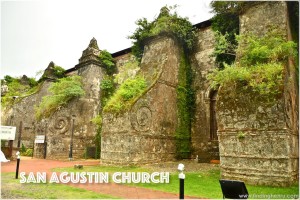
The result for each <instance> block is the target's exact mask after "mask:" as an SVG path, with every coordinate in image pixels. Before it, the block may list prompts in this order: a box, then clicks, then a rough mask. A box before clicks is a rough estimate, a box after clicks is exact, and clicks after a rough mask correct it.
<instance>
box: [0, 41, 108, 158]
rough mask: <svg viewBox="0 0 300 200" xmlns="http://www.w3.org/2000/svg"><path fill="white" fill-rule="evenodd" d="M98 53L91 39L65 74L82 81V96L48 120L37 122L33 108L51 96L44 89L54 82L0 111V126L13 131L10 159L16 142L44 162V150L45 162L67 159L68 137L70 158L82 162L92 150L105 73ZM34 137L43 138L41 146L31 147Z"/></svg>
mask: <svg viewBox="0 0 300 200" xmlns="http://www.w3.org/2000/svg"><path fill="white" fill-rule="evenodd" d="M99 52H100V50H99V48H98V46H97V41H96V40H95V39H92V40H91V43H90V45H89V46H88V48H87V49H86V50H84V52H83V55H82V57H81V58H80V60H79V61H80V62H79V64H78V65H77V66H75V68H73V70H72V71H70V72H69V73H67V75H68V76H71V75H79V76H81V77H82V82H83V88H84V90H85V95H84V96H83V97H81V98H79V99H78V98H77V99H73V100H72V101H71V102H70V103H68V105H66V106H65V107H61V108H60V109H58V110H57V111H56V112H55V113H54V114H53V115H52V116H51V117H49V118H47V119H43V120H41V121H37V120H36V119H35V106H37V105H39V104H40V102H41V101H42V98H43V97H44V96H46V95H51V94H50V93H49V92H48V88H49V87H50V85H51V84H52V83H53V81H55V80H54V79H52V80H51V81H50V80H48V79H47V80H46V81H45V82H44V83H43V84H42V86H41V88H40V90H39V91H38V92H37V93H35V94H33V95H30V96H28V97H24V98H22V99H16V103H15V104H14V105H13V106H12V107H11V108H9V109H6V110H2V112H1V116H2V119H1V124H2V125H7V126H16V127H17V133H16V139H15V140H14V142H13V149H14V152H13V153H12V155H13V156H14V155H15V151H17V150H18V141H19V138H20V144H21V145H20V147H21V146H22V143H23V144H24V145H25V147H26V148H33V147H34V155H33V156H34V157H38V158H44V155H45V149H46V158H54V159H66V158H69V151H70V144H71V137H72V133H73V151H72V152H73V156H72V157H73V158H83V157H84V153H85V150H86V148H87V147H90V146H94V147H95V142H94V140H95V135H96V127H95V125H93V124H92V122H91V119H92V118H94V117H95V116H96V115H97V114H98V112H99V110H100V106H101V105H100V82H101V80H102V78H103V76H104V74H105V73H106V72H105V70H104V69H103V68H102V67H101V63H100V62H99V60H98V55H99ZM51 67H54V63H53V62H51V63H50V64H49V66H48V68H47V69H46V70H45V72H47V73H48V72H49V71H51V70H50V68H51ZM49 76H51V78H55V77H54V76H53V74H47V77H49ZM73 118H74V123H73ZM73 127H74V128H73ZM20 133H21V134H20ZM36 135H44V136H46V140H45V143H43V144H34V140H35V136H36ZM45 145H46V148H45Z"/></svg>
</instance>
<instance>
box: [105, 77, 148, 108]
mask: <svg viewBox="0 0 300 200" xmlns="http://www.w3.org/2000/svg"><path fill="white" fill-rule="evenodd" d="M146 88H147V83H146V80H145V78H144V77H142V76H136V77H135V78H129V79H127V80H126V81H125V82H124V83H123V84H121V85H120V87H119V89H118V90H117V91H116V92H115V93H114V95H113V96H112V97H111V98H110V100H109V101H108V102H107V104H106V105H105V107H104V109H103V110H104V111H105V112H112V113H121V112H123V111H126V110H127V109H128V108H130V107H131V105H132V104H133V102H134V101H135V100H136V98H138V97H139V96H140V95H141V94H142V93H143V92H144V90H145V89H146Z"/></svg>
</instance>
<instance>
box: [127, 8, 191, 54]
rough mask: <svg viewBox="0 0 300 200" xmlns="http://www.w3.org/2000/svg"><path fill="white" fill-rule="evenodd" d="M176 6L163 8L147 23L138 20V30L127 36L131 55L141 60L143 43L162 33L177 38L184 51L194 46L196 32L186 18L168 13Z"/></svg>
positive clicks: (145, 20)
mask: <svg viewBox="0 0 300 200" xmlns="http://www.w3.org/2000/svg"><path fill="white" fill-rule="evenodd" d="M175 8H176V6H170V7H167V6H164V7H162V8H161V10H160V14H159V16H158V17H157V18H156V19H155V20H154V21H153V22H148V21H147V19H146V18H142V19H139V20H138V21H137V22H136V24H137V25H138V28H137V29H136V30H135V32H134V33H133V34H132V35H131V36H129V39H132V40H133V46H132V53H133V54H134V55H135V56H136V57H137V58H138V60H141V58H142V55H143V51H144V41H145V39H146V38H149V37H151V36H156V35H159V34H160V33H162V32H170V33H173V34H174V35H175V37H177V39H178V40H179V41H180V43H181V44H182V45H183V47H184V48H185V49H186V50H191V49H192V48H193V46H194V44H195V39H196V31H195V28H194V27H193V26H192V24H191V22H189V21H188V19H187V18H182V17H179V16H178V15H177V13H176V12H174V14H171V13H170V10H173V9H175Z"/></svg>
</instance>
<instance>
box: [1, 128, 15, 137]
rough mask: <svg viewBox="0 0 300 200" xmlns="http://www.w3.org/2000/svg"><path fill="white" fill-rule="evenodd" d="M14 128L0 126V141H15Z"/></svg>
mask: <svg viewBox="0 0 300 200" xmlns="http://www.w3.org/2000/svg"><path fill="white" fill-rule="evenodd" d="M15 137H16V127H15V126H1V133H0V139H1V140H15Z"/></svg>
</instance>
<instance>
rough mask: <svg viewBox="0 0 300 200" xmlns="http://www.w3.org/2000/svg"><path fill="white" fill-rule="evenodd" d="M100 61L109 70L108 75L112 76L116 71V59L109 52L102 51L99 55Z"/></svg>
mask: <svg viewBox="0 0 300 200" xmlns="http://www.w3.org/2000/svg"><path fill="white" fill-rule="evenodd" d="M99 59H100V60H101V62H102V64H103V65H104V67H105V68H106V70H107V73H108V74H112V73H113V72H114V70H115V63H114V59H113V57H112V56H111V54H110V53H109V52H108V51H107V50H102V51H101V52H100V54H99Z"/></svg>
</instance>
